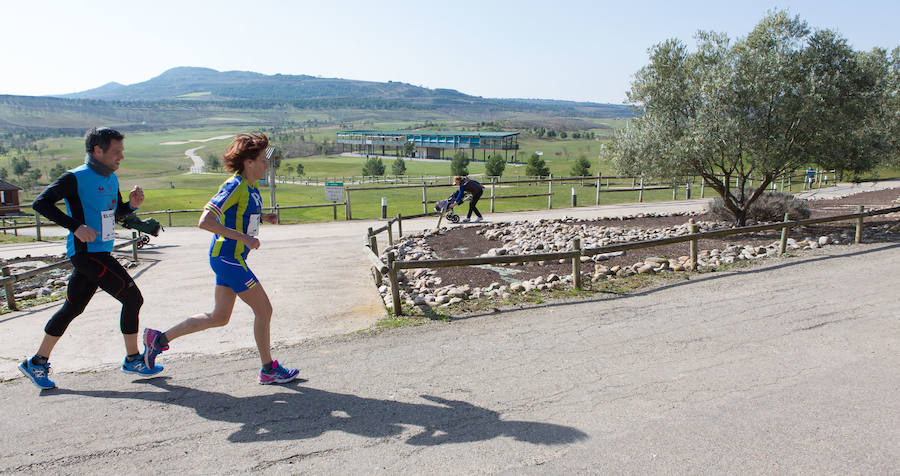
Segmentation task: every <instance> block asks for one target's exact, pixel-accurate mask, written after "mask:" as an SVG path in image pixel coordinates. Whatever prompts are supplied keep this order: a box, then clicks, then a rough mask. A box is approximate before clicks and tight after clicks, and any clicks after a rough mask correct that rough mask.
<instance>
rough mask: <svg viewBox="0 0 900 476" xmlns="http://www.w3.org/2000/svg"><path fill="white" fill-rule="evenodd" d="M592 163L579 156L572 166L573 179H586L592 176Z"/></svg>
mask: <svg viewBox="0 0 900 476" xmlns="http://www.w3.org/2000/svg"><path fill="white" fill-rule="evenodd" d="M590 169H591V162H590V161H589V160H588V159H587V158H585V156H583V155H582V156H579V157H578V159H576V160H575V163H574V164H572V176H573V177H586V176H588V175H590V174H591V170H590Z"/></svg>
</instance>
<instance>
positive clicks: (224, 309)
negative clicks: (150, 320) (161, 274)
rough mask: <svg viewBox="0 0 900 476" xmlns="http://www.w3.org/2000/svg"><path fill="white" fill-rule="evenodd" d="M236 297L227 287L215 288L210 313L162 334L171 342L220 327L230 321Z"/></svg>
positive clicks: (190, 319) (186, 321)
mask: <svg viewBox="0 0 900 476" xmlns="http://www.w3.org/2000/svg"><path fill="white" fill-rule="evenodd" d="M236 296H237V295H236V294H235V293H234V291H233V290H232V289H231V288H229V287H228V286H216V292H215V299H216V304H215V307H213V311H212V312H204V313H202V314H195V315H193V316H191V317H189V318H187V319H185V320H183V321H181V322H180V323H179V324H176V325H175V326H174V327H172V328H171V329H169V330H167V331H166V332H165V333H164V334H165V336H166V341H168V342H171V341H173V340H175V339H177V338H179V337H181V336H184V335H187V334H192V333H194V332H198V331H202V330H204V329H209V328H210V327H222V326H224V325H225V324H228V321H229V320H230V319H231V312H232V311H233V310H234V298H235V297H236Z"/></svg>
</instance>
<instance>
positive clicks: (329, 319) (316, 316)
mask: <svg viewBox="0 0 900 476" xmlns="http://www.w3.org/2000/svg"><path fill="white" fill-rule="evenodd" d="M892 186H893V187H898V186H900V181H882V182H878V183H877V184H863V185H862V186H853V185H844V184H842V185H839V186H837V187H832V188H830V189H821V190H816V191H814V192H815V193H817V194H819V196H828V194H833V195H841V194H845V193H846V192H847V190H848V189H855V190H857V191H865V190H869V189H880V188H885V187H892ZM707 203H708V199H707V200H679V201H671V202H655V203H632V204H623V205H611V206H601V207H580V208H575V209H554V210H533V211H525V212H513V213H496V214H488V215H487V216H488V218H489V219H490V220H492V221H511V220H537V219H540V218H562V217H565V216H572V217H579V218H596V217H601V216H607V217H613V216H623V215H631V214H637V213H649V212H657V213H673V212H680V211H700V210H703V209H705V207H706V206H707ZM436 223H437V218H436V217H427V218H421V219H416V220H407V221H405V222H404V223H403V230H404V233H411V232H416V231H421V230H424V229H426V228H433V227H434V226H435V225H436ZM380 225H381V222H380V221H377V220H359V221H357V220H354V221H351V222H343V221H341V222H332V223H320V224H309V225H286V226H278V227H264V228H263V233H262V235H261V240H262V243H263V246H262V248H261V249H260V250H258V251H254V252H253V253H252V254H251V257H250V263H251V266H252V267H253V270H254V272H255V273H256V274H257V275H258V276H259V278H260V281H261V282H262V283H263V285H264V286H265V287H266V289H267V291H268V292H269V294H270V297H271V299H272V303H273V305H274V309H275V315H274V318H273V333H272V337H273V342H275V343H278V344H281V345H296V344H299V343H302V342H304V341H306V340H309V339H315V338H321V337H327V336H333V335H338V334H344V333H349V332H354V331H358V330H362V329H367V328H369V327H371V326H372V325H373V324H375V323H376V322H377V321H378V320H379V319H382V318H384V317H386V315H387V314H386V312H385V309H384V307H383V304H382V301H381V297H380V296H379V295H378V293H377V291H376V290H375V288H374V285H373V283H372V279H371V277H370V276H369V274H368V264H367V263H368V261H367V259H366V257H365V255H364V254H363V249H362V246H361V242H362V237H363V236H364V234H365V230H366V228H368V227H378V226H380ZM20 231H22V232H27V231H28V230H20ZM42 231H43V233H44V234H45V235H47V236H50V235H52V234H54V228H52V227H46V228H43V229H42ZM55 233H56V234H59V235H61V234H63V231H62V229H60V228H55ZM208 240H209V234H208V233H206V232H203V231H200V230H197V229H195V228H169V229H168V230H167V231H166V232H164V233H162V234H161V235H160V236H159V237H158V238H154V239H153V241H152V243H153V246H152V247H150V248H148V249H147V251H145V252H144V253H142V256H143V257H142V260H144V263H145V264H143V265H142V266H141V268H138V269H137V270H132V275H134V276H136V278H135V279H136V281H137V283H138V285H139V286H140V287H141V290H142V292H143V294H144V299H145V304H144V308H143V310H142V313H141V322H142V324H143V325H146V326H152V327H156V328H162V329H165V328H168V327H169V326H171V325H173V324H175V323H177V322H179V321H180V320H181V319H183V318H184V317H186V316H189V315H191V314H196V313H198V312H204V311H208V310H209V309H210V308H211V304H212V289H213V285H212V283H213V275H212V272H211V271H210V270H209V266H208V264H207V262H206V253H207V249H208V246H209V241H208ZM385 240H386V238H385V237H384V235H382V236H381V243H382V244H383V243H384V242H385ZM382 246H383V245H382ZM64 249H65V246H64V243H62V242H51V243H39V244H13V245H6V246H0V257H4V258H9V257H15V256H23V255H25V254H27V253H30V254H32V255H42V254H58V253H62V252H63V251H64ZM60 305H61V304H60V303H59V302H57V303H53V304H47V305H44V306H38V307H36V308H32V309H29V310H27V311H22V312H16V313H10V314H5V315H3V316H0V363H3V365H0V380H2V379H9V378H15V377H17V376H18V375H19V374H18V372H17V371H16V369H15V363H16V362H18V361H20V360H21V359H22V358H24V357H25V356H28V355H32V354H33V353H34V351H35V350H36V345H37V343H38V342H39V341H40V338H41V337H42V335H43V325H44V323H46V322H47V320H48V319H49V318H50V316H51V315H52V314H53V312H55V311H56V310H57V309H58V308H59V306H60ZM119 309H120V306H119V304H118V302H117V301H115V300H114V299H112V298H111V297H109V296H107V295H106V294H104V293H100V294H98V295H97V296H96V297H95V298H94V300H93V301H92V302H91V303H90V305H89V306H88V308H87V310H86V312H85V314H83V315H82V316H79V317H78V319H77V320H76V321H75V322H74V323H73V324H72V326H70V328H69V330H68V331H67V332H66V335H65V337H64V338H63V339H61V340H60V343H59V344H58V345H57V348H56V349H55V351H54V354H53V359H52V360H53V366H54V368H55V370H56V371H63V372H76V371H82V370H87V369H95V368H106V367H108V366H110V365H113V364H115V363H116V362H118V361H119V360H120V359H121V358H122V353H123V348H122V346H121V344H120V342H121V337H120V335H119V333H118V326H117V325H116V316H118V313H119ZM252 319H253V318H252V313H251V312H250V310H249V308H247V307H246V306H244V305H243V304H241V303H238V304H237V305H236V307H235V314H234V316H233V317H232V322H231V323H230V324H229V325H228V326H226V327H224V328H219V329H213V330H209V331H206V332H202V333H198V334H194V335H190V336H186V337H184V338H182V339H180V340H179V341H178V342H177V345H175V346H173V349H172V353H174V354H181V353H185V354H186V355H187V354H192V353H193V354H196V355H200V356H204V358H214V356H216V355H218V354H220V353H222V352H230V351H235V350H238V349H246V348H253V347H254V342H253V337H252ZM85 349H90V351H86V350H85Z"/></svg>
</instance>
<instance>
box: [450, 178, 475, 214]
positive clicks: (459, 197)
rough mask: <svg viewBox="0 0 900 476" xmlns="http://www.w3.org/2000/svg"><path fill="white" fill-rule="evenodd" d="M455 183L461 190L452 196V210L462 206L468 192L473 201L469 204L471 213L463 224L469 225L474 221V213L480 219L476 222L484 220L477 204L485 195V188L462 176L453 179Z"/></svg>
mask: <svg viewBox="0 0 900 476" xmlns="http://www.w3.org/2000/svg"><path fill="white" fill-rule="evenodd" d="M453 183H454V184H455V185H458V186H459V190H458V191H456V192H453V193H452V194H451V195H450V198H449V200H450V209H451V210H452V209H453V207H455V206H457V205H459V204H461V203H462V202H463V199H464V197H465V196H466V192H469V193H470V194H471V195H472V201H471V202H469V213H467V214H466V218H464V219H463V223H467V222H468V221H469V220H471V219H472V213H473V212H474V213H475V216H477V217H478V218H476V219H475V222H480V221H481V220H483V219H484V217H482V216H481V212H479V211H478V207H476V204H477V203H478V199H479V198H481V194H483V193H484V186H483V185H481V184H480V183H478V182H476V181H474V180H472V179H470V178H469V177H463V176H461V175H457V176H456V177H453Z"/></svg>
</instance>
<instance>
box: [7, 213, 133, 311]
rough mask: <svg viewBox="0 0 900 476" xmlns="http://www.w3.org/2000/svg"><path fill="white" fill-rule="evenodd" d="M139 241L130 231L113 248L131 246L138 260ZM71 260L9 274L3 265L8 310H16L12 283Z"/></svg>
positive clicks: (69, 264)
mask: <svg viewBox="0 0 900 476" xmlns="http://www.w3.org/2000/svg"><path fill="white" fill-rule="evenodd" d="M140 242H141V237H140V236H139V235H138V233H137V232H136V231H135V232H131V239H130V240H127V241H124V242H122V243H119V244H117V245H115V246H113V249H115V250H117V249H120V248H125V247H127V246H130V247H131V259H132V261H134V262H138V244H139V243H140ZM71 264H72V262H71V261H69V260H68V259H65V260H62V261H59V262H57V263H53V264H48V265H46V266H41V267H39V268H34V269H29V270H28V271H23V272H21V273H17V274H10V272H9V266H4V267H2V268H0V273H2V277H0V286H2V287H3V289H4V290H5V291H6V305H7V307H9V309H10V310H12V311H15V310H18V307H17V306H16V294H15V290H14V289H13V285H14V284H15V283H18V282H19V281H24V280H26V279H28V278H31V277H34V276H37V275H39V274H43V273H46V272H48V271H52V270H54V269H57V268H63V267H66V266H71Z"/></svg>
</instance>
